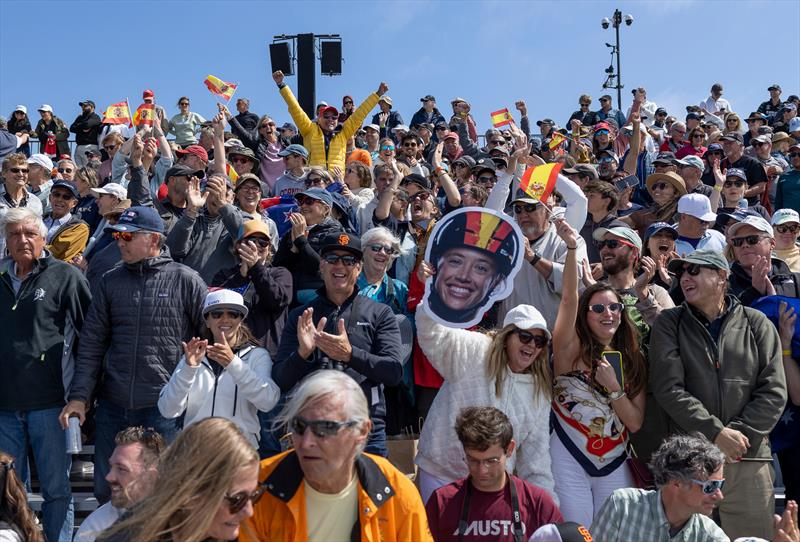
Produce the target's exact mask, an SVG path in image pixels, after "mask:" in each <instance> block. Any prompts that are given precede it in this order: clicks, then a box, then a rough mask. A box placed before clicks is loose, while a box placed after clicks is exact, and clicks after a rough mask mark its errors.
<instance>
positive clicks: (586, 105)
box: [581, 104, 590, 107]
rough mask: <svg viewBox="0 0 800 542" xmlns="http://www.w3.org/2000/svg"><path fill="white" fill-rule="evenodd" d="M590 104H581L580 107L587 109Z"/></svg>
mask: <svg viewBox="0 0 800 542" xmlns="http://www.w3.org/2000/svg"><path fill="white" fill-rule="evenodd" d="M589 105H590V104H581V107H589Z"/></svg>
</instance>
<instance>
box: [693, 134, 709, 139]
mask: <svg viewBox="0 0 800 542" xmlns="http://www.w3.org/2000/svg"><path fill="white" fill-rule="evenodd" d="M698 137H700V138H705V137H706V136H704V135H703V134H693V135H692V139H697V138H698Z"/></svg>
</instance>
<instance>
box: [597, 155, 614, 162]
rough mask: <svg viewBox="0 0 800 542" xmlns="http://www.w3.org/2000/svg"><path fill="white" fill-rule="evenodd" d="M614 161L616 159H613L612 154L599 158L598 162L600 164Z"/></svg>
mask: <svg viewBox="0 0 800 542" xmlns="http://www.w3.org/2000/svg"><path fill="white" fill-rule="evenodd" d="M613 161H614V159H613V158H611V157H610V156H604V157H602V158H601V159H599V160H598V161H597V163H598V164H610V163H611V162H613Z"/></svg>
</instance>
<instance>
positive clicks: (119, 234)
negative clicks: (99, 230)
mask: <svg viewBox="0 0 800 542" xmlns="http://www.w3.org/2000/svg"><path fill="white" fill-rule="evenodd" d="M134 235H136V232H132V231H115V232H113V233H112V234H111V237H113V238H114V240H115V241H119V240H120V239H122V240H123V241H125V242H126V243H130V242H131V241H133V236H134Z"/></svg>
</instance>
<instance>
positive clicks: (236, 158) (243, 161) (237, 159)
mask: <svg viewBox="0 0 800 542" xmlns="http://www.w3.org/2000/svg"><path fill="white" fill-rule="evenodd" d="M230 161H231V162H233V163H234V164H246V163H249V162H250V159H249V158H246V157H244V156H232V157H231V159H230Z"/></svg>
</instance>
